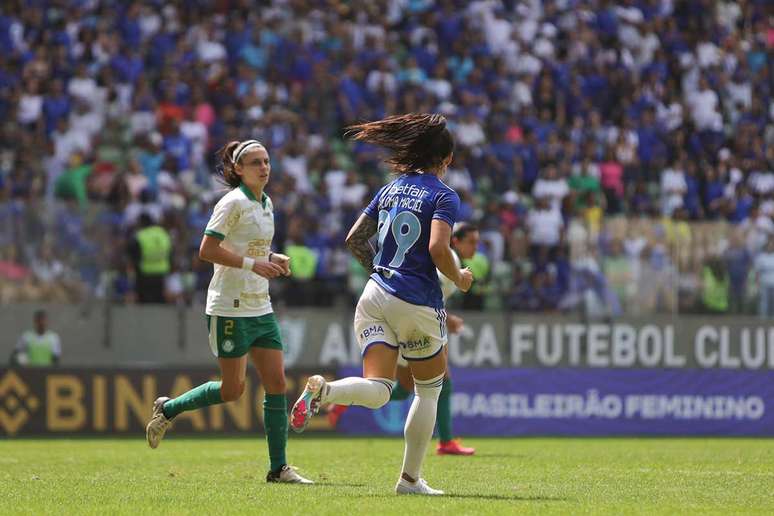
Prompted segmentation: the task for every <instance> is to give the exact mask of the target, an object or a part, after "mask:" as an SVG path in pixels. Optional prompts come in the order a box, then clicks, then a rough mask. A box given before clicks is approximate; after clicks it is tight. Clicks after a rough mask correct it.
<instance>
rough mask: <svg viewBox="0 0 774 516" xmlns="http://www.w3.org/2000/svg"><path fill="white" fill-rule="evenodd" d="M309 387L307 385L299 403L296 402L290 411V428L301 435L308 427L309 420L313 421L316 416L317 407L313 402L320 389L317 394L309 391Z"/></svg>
mask: <svg viewBox="0 0 774 516" xmlns="http://www.w3.org/2000/svg"><path fill="white" fill-rule="evenodd" d="M308 385H309V384H308V383H307V387H305V388H304V392H303V393H302V394H301V397H300V398H298V401H296V403H295V404H294V405H293V409H292V410H291V411H290V428H292V429H293V431H294V432H296V433H299V434H300V433H301V432H303V431H304V430H306V427H307V426H308V425H309V420H310V419H312V415H314V412H315V410H314V409H315V407H314V406H313V400H314V397H315V396H316V395H317V392H319V389H318V390H317V392H313V391H311V390H309V388H308Z"/></svg>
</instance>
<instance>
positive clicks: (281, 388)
mask: <svg viewBox="0 0 774 516" xmlns="http://www.w3.org/2000/svg"><path fill="white" fill-rule="evenodd" d="M263 383H264V385H263V388H264V389H265V390H266V392H267V393H269V394H285V392H286V391H287V388H288V387H287V384H286V383H285V375H284V374H283V375H281V376H279V377H277V378H265V379H264V381H263Z"/></svg>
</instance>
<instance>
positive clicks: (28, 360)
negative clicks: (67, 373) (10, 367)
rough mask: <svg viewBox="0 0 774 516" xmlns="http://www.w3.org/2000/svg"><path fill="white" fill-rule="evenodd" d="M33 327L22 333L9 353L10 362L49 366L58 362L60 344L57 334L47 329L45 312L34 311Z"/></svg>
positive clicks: (60, 350)
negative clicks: (10, 353) (11, 352)
mask: <svg viewBox="0 0 774 516" xmlns="http://www.w3.org/2000/svg"><path fill="white" fill-rule="evenodd" d="M34 317H35V329H34V330H28V331H25V332H24V333H22V335H21V337H19V342H18V343H17V344H16V349H15V350H14V351H13V354H12V355H11V364H18V365H23V366H28V367H50V366H55V365H58V364H59V358H60V357H61V355H62V345H61V343H60V341H59V335H57V334H56V333H54V332H53V331H51V330H49V329H47V318H46V312H45V311H43V310H38V311H36V312H35V316H34Z"/></svg>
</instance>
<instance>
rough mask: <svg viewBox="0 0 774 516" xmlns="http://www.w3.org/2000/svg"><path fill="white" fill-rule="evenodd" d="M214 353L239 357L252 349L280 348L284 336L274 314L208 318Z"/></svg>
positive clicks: (224, 356) (221, 355) (211, 346)
mask: <svg viewBox="0 0 774 516" xmlns="http://www.w3.org/2000/svg"><path fill="white" fill-rule="evenodd" d="M207 331H208V332H209V340H210V349H211V350H212V354H213V355H215V356H216V357H220V358H238V357H241V356H244V355H246V354H247V352H248V351H249V349H250V348H251V347H256V348H265V349H279V350H280V351H282V336H281V335H280V328H279V323H278V322H277V317H276V316H275V315H274V313H270V314H266V315H261V316H259V317H225V316H221V315H208V316H207Z"/></svg>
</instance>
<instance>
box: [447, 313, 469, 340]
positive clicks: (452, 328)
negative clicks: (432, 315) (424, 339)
mask: <svg viewBox="0 0 774 516" xmlns="http://www.w3.org/2000/svg"><path fill="white" fill-rule="evenodd" d="M464 324H465V321H463V320H462V317H459V316H457V315H452V314H446V328H447V329H448V330H449V333H451V334H455V335H456V334H457V333H459V332H461V331H462V326H463V325H464Z"/></svg>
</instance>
